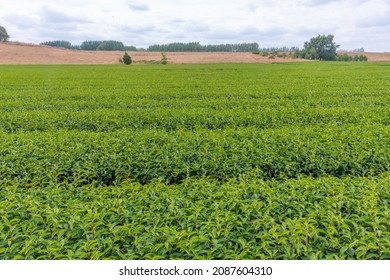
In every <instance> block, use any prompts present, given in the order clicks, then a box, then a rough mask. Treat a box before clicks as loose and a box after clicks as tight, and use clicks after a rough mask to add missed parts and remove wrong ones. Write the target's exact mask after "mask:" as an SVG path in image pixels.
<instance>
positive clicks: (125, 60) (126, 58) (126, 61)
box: [122, 52, 133, 65]
mask: <svg viewBox="0 0 390 280" xmlns="http://www.w3.org/2000/svg"><path fill="white" fill-rule="evenodd" d="M122 61H123V63H124V64H126V65H129V64H131V63H132V62H133V61H132V60H131V57H130V55H129V54H128V53H127V52H125V54H124V55H123V57H122Z"/></svg>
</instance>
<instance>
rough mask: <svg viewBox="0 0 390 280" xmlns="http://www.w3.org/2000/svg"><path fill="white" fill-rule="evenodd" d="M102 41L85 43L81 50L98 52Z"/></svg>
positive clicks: (82, 44)
mask: <svg viewBox="0 0 390 280" xmlns="http://www.w3.org/2000/svg"><path fill="white" fill-rule="evenodd" d="M101 43H103V42H102V41H84V42H82V43H81V45H80V49H82V50H85V51H96V50H97V48H98V47H99V46H100V44H101Z"/></svg>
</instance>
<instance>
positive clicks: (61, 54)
mask: <svg viewBox="0 0 390 280" xmlns="http://www.w3.org/2000/svg"><path fill="white" fill-rule="evenodd" d="M129 53H130V55H131V57H132V59H133V63H134V64H151V63H158V62H160V61H161V58H162V55H161V52H129ZM123 54H124V52H123V51H80V50H69V49H63V48H55V47H49V46H40V45H32V44H30V45H29V44H24V43H15V42H7V43H1V42H0V64H121V63H120V62H119V59H120V58H121V57H122V56H123ZM349 54H350V55H354V53H349ZM359 54H361V53H359ZM364 55H366V56H367V57H368V60H369V61H371V62H383V61H387V62H390V53H389V52H388V53H364ZM166 56H167V59H168V63H169V64H208V63H262V64H270V63H280V62H292V61H294V62H298V61H304V60H302V59H292V58H291V57H289V56H287V57H286V58H283V57H278V56H271V57H272V58H270V57H269V56H262V55H259V54H252V53H251V52H168V53H167V54H166Z"/></svg>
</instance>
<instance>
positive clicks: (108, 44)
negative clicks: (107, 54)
mask: <svg viewBox="0 0 390 280" xmlns="http://www.w3.org/2000/svg"><path fill="white" fill-rule="evenodd" d="M97 50H98V51H124V50H125V46H124V45H123V43H122V42H119V41H113V40H109V41H103V42H102V43H101V44H100V45H99V46H98V47H97Z"/></svg>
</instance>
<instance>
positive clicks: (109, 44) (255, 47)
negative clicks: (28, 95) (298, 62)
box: [41, 40, 298, 52]
mask: <svg viewBox="0 0 390 280" xmlns="http://www.w3.org/2000/svg"><path fill="white" fill-rule="evenodd" d="M41 45H47V46H52V47H60V48H65V49H76V50H86V51H96V50H97V51H99V50H102V51H103V50H104V51H149V52H294V51H295V50H297V49H298V48H297V47H269V48H260V47H259V44H258V43H238V44H217V45H212V44H209V45H201V44H200V43H199V42H189V43H182V42H176V43H169V44H161V45H158V44H156V45H152V46H149V47H148V48H146V49H143V48H136V47H134V46H125V45H124V44H123V43H122V42H120V41H113V40H110V41H84V42H82V43H81V45H72V43H71V42H69V41H62V40H57V41H48V42H43V43H41Z"/></svg>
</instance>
